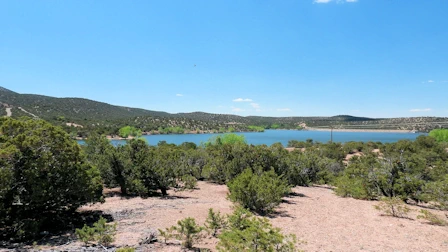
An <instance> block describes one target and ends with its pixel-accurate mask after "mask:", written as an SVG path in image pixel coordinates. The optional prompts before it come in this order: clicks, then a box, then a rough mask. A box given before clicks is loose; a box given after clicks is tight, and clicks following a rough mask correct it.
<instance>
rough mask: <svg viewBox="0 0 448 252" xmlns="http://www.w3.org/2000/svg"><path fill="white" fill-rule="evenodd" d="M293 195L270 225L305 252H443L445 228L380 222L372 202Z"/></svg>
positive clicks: (329, 194)
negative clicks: (292, 236)
mask: <svg viewBox="0 0 448 252" xmlns="http://www.w3.org/2000/svg"><path fill="white" fill-rule="evenodd" d="M293 191H294V192H296V193H298V194H303V197H292V198H288V199H287V201H288V203H283V204H281V205H280V207H279V208H278V212H279V213H280V215H279V217H276V218H273V219H272V220H271V221H272V223H273V224H274V225H275V226H277V227H280V228H282V229H283V230H284V232H287V233H293V234H296V235H297V237H298V238H299V239H302V240H305V241H306V242H307V244H304V245H301V248H303V249H305V251H448V228H447V227H439V226H432V225H429V224H426V223H425V221H423V220H417V218H416V216H417V212H413V213H411V214H410V215H409V216H410V217H411V218H412V220H411V219H398V218H393V217H388V216H381V214H380V212H378V211H377V210H375V209H374V208H373V205H375V204H377V202H375V201H362V200H355V199H351V198H340V197H338V196H336V195H335V194H334V193H333V191H331V190H330V189H327V188H319V187H308V188H307V187H297V188H294V189H293ZM412 208H413V209H415V210H419V209H420V208H418V207H412ZM433 212H434V213H438V215H439V216H441V217H442V216H444V214H443V213H442V212H440V211H433Z"/></svg>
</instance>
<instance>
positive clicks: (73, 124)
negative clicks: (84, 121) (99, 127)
mask: <svg viewBox="0 0 448 252" xmlns="http://www.w3.org/2000/svg"><path fill="white" fill-rule="evenodd" d="M65 125H67V126H69V127H72V126H73V127H77V128H84V126H82V125H81V124H76V123H65Z"/></svg>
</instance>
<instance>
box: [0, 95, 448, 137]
mask: <svg viewBox="0 0 448 252" xmlns="http://www.w3.org/2000/svg"><path fill="white" fill-rule="evenodd" d="M6 108H8V109H9V110H10V111H11V112H12V117H14V118H19V117H22V116H28V117H39V118H42V119H44V120H46V121H49V122H51V123H53V124H55V125H59V126H62V127H65V129H66V130H67V131H69V132H72V135H73V136H80V137H83V136H86V135H87V134H88V132H92V131H96V132H99V133H103V134H111V135H119V129H120V128H122V127H125V126H132V127H136V128H138V129H139V130H141V131H142V132H143V133H155V134H159V133H162V134H169V133H177V134H179V133H204V132H234V131H261V130H262V129H302V128H303V127H304V126H306V127H312V128H327V129H328V128H336V129H337V128H342V129H367V130H372V129H373V130H396V129H400V130H409V131H423V132H428V131H430V130H432V129H436V128H444V127H445V128H446V127H448V118H441V117H412V118H388V119H375V118H367V117H355V116H349V115H338V116H333V117H265V116H247V117H243V116H237V115H230V114H211V113H205V112H192V113H178V114H170V113H166V112H160V111H151V110H145V109H138V108H128V107H122V106H114V105H110V104H107V103H103V102H97V101H92V100H88V99H82V98H55V97H49V96H43V95H33V94H19V93H16V92H13V91H10V90H7V89H5V88H1V87H0V116H5V115H7V112H6Z"/></svg>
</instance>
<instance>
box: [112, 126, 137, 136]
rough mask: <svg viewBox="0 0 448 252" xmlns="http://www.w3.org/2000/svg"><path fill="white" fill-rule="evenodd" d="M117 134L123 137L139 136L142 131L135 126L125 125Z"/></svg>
mask: <svg viewBox="0 0 448 252" xmlns="http://www.w3.org/2000/svg"><path fill="white" fill-rule="evenodd" d="M118 134H119V135H120V136H121V137H123V138H127V137H129V136H133V137H140V136H141V135H142V132H141V130H139V129H137V128H135V127H132V126H125V127H123V128H121V129H120V130H119V133H118Z"/></svg>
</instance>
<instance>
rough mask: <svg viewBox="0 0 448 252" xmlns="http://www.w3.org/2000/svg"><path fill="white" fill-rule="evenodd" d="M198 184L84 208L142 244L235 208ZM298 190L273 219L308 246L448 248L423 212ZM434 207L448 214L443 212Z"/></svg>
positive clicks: (446, 233)
mask: <svg viewBox="0 0 448 252" xmlns="http://www.w3.org/2000/svg"><path fill="white" fill-rule="evenodd" d="M198 188H199V189H198V190H194V191H183V192H174V191H169V194H170V197H168V198H167V199H163V198H161V197H151V198H147V199H142V198H140V197H135V198H121V197H119V196H113V197H108V198H106V202H105V203H104V204H94V205H91V206H85V207H83V208H82V209H81V211H86V210H101V211H104V213H105V214H110V215H111V216H112V217H113V218H114V219H115V222H116V223H117V224H118V225H117V236H116V241H115V243H114V244H115V245H116V246H125V245H128V246H134V247H139V245H138V242H139V240H140V238H142V236H143V235H144V234H145V232H146V231H147V230H149V229H151V228H152V229H158V228H161V229H163V228H166V227H170V226H172V225H175V224H176V222H177V221H178V220H180V219H183V218H186V217H194V218H195V219H196V220H197V222H198V223H199V224H201V225H202V224H203V223H204V221H205V219H206V217H207V212H208V209H209V208H214V209H215V210H220V211H221V213H231V212H232V209H231V207H232V204H231V203H230V202H229V201H228V200H227V199H226V194H227V192H228V190H227V187H226V186H225V185H216V184H211V183H206V182H199V183H198ZM110 192H111V191H110V190H109V193H110ZM293 192H294V193H295V194H294V196H291V197H287V198H285V199H284V203H282V204H281V205H280V206H279V207H278V209H277V212H276V213H275V214H274V215H273V216H271V217H269V218H270V220H271V222H272V224H273V225H274V226H276V227H279V228H281V229H282V230H283V232H284V233H293V234H295V235H297V237H298V239H299V240H303V241H306V244H301V245H299V247H300V248H301V249H304V250H305V251H448V227H439V226H432V225H429V224H427V223H425V221H424V220H419V219H417V218H416V215H417V211H415V212H413V213H411V214H410V215H409V216H410V217H411V219H398V218H393V217H387V216H381V213H380V212H378V211H377V210H375V209H374V208H373V205H375V204H377V202H375V201H362V200H355V199H351V198H341V197H338V196H336V195H335V194H334V193H333V191H332V190H330V189H329V188H325V187H296V188H294V189H293ZM412 208H413V209H415V210H419V209H420V208H419V207H412ZM431 211H432V212H434V213H436V214H438V215H439V216H440V217H444V213H443V212H441V211H435V210H431ZM216 243H217V240H216V239H209V238H207V239H205V240H203V241H201V242H200V243H199V244H197V247H201V248H210V249H212V251H215V250H214V248H215V246H216ZM80 245H81V243H79V242H72V243H70V244H69V245H66V246H59V247H53V249H55V250H56V251H60V250H72V249H75V250H74V251H76V249H79V248H80ZM138 251H163V252H167V251H173V252H174V251H176V252H177V251H181V247H180V246H179V245H168V246H167V245H164V244H162V243H156V244H152V245H147V246H145V247H140V249H139V250H138Z"/></svg>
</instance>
